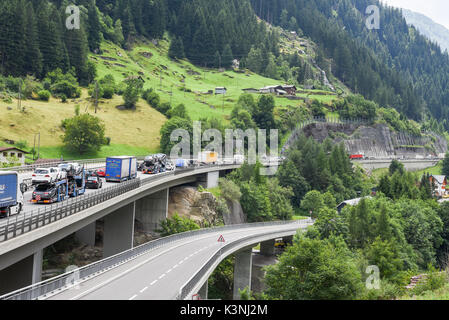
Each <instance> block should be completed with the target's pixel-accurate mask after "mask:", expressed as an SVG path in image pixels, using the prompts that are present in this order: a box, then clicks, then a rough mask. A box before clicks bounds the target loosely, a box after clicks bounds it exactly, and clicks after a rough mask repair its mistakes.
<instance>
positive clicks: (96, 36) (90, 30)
mask: <svg viewBox="0 0 449 320" xmlns="http://www.w3.org/2000/svg"><path fill="white" fill-rule="evenodd" d="M87 26H88V27H87V34H88V37H87V38H88V40H89V49H90V51H92V52H95V51H96V50H98V49H100V45H101V39H102V35H101V24H100V17H99V15H98V10H97V7H96V5H95V0H90V1H89V7H88V24H87Z"/></svg>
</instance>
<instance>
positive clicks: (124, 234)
mask: <svg viewBox="0 0 449 320" xmlns="http://www.w3.org/2000/svg"><path fill="white" fill-rule="evenodd" d="M135 211H136V203H135V202H133V203H131V204H129V205H127V206H125V207H123V208H121V209H119V210H117V211H115V212H113V213H111V214H110V215H108V216H106V217H105V218H104V232H103V257H104V258H107V257H110V256H113V255H116V254H118V253H120V252H123V251H126V250H129V249H132V247H133V243H134V218H135Z"/></svg>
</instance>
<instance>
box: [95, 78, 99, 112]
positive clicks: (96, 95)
mask: <svg viewBox="0 0 449 320" xmlns="http://www.w3.org/2000/svg"><path fill="white" fill-rule="evenodd" d="M97 108H98V81H96V82H95V114H96V113H97Z"/></svg>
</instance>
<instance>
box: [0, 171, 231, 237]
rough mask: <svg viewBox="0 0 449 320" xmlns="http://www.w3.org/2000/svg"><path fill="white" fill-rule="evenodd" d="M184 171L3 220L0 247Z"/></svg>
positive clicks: (108, 189)
mask: <svg viewBox="0 0 449 320" xmlns="http://www.w3.org/2000/svg"><path fill="white" fill-rule="evenodd" d="M229 166H232V165H231V164H229V165H220V166H218V165H209V166H202V167H198V168H196V169H192V171H193V172H194V171H196V170H197V169H207V168H215V167H216V168H217V169H219V168H226V167H229ZM186 171H188V170H176V171H170V172H166V173H162V174H158V175H155V176H149V177H148V178H144V179H140V178H137V179H134V180H129V181H125V182H123V183H121V184H119V185H117V186H114V187H111V188H107V189H102V190H97V191H95V192H93V193H90V194H87V195H83V196H80V197H76V198H69V199H68V200H67V201H64V202H61V203H56V204H53V205H50V206H45V207H39V208H38V209H37V210H33V211H31V212H25V213H23V214H19V215H15V216H12V217H9V218H7V220H3V221H1V220H0V243H1V242H4V241H7V240H10V239H12V238H15V237H17V236H19V235H22V234H25V233H27V232H30V231H32V230H35V229H37V228H40V227H43V226H46V225H48V224H51V223H54V222H56V221H59V220H61V219H64V218H67V217H68V216H71V215H73V214H76V213H79V212H81V211H83V210H86V209H88V208H91V207H93V206H96V205H98V204H100V203H102V202H105V201H107V200H111V199H113V198H115V197H118V196H120V195H123V194H125V193H127V192H130V191H133V190H135V189H138V188H140V187H142V186H145V185H147V184H150V183H153V182H157V181H159V180H161V179H164V178H165V177H167V176H172V175H177V174H182V173H185V172H186Z"/></svg>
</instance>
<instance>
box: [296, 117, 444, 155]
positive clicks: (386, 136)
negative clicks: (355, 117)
mask: <svg viewBox="0 0 449 320" xmlns="http://www.w3.org/2000/svg"><path fill="white" fill-rule="evenodd" d="M304 133H305V135H306V136H307V137H313V138H314V139H316V140H318V141H320V142H322V141H323V140H324V139H326V137H330V138H332V139H333V140H334V141H335V142H336V143H340V142H343V143H344V145H345V147H346V150H347V151H348V153H349V154H364V155H365V157H374V158H391V157H402V156H403V157H406V158H415V157H416V156H423V157H426V156H428V155H429V154H430V155H439V154H441V153H446V152H447V150H448V146H447V142H446V140H445V139H444V138H443V137H440V136H438V135H436V134H428V135H424V136H421V137H417V136H413V135H411V134H408V133H403V132H394V131H392V130H391V129H390V128H389V127H388V126H387V125H385V124H377V125H374V126H357V125H354V124H337V123H314V124H310V125H308V126H307V127H305V128H304Z"/></svg>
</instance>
